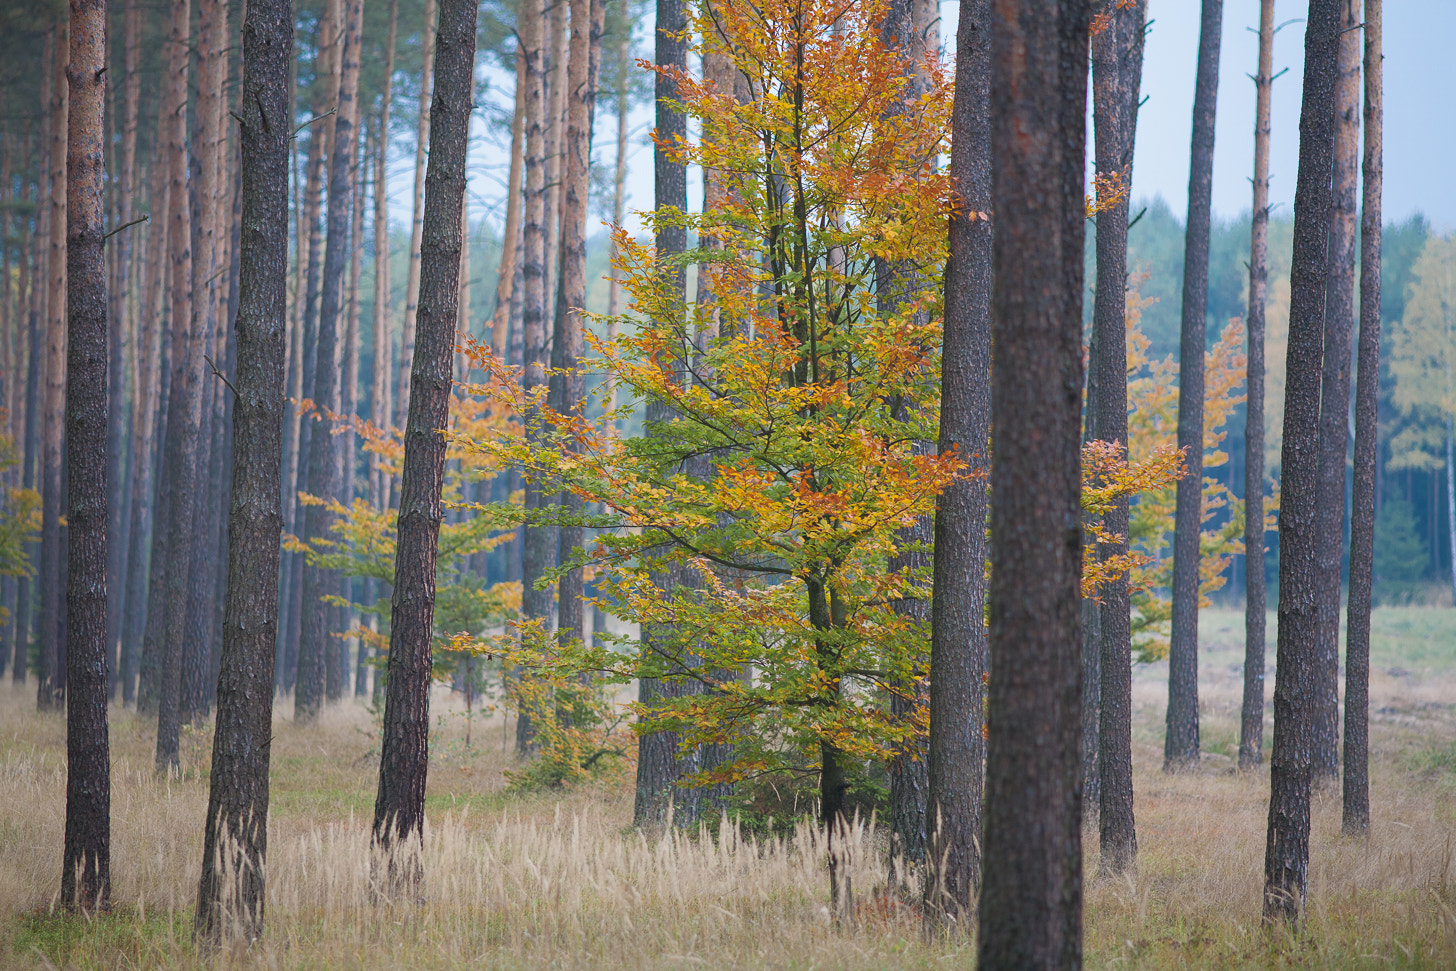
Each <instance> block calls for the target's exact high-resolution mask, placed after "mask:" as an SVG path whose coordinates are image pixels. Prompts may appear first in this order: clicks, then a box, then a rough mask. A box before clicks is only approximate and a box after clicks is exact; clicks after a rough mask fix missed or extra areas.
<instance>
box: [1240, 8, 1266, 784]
mask: <svg viewBox="0 0 1456 971" xmlns="http://www.w3.org/2000/svg"><path fill="white" fill-rule="evenodd" d="M1254 87H1255V90H1256V92H1257V93H1256V95H1255V103H1254V180H1253V181H1254V208H1253V217H1252V219H1251V220H1250V222H1251V229H1250V230H1249V312H1248V335H1249V338H1248V339H1249V352H1248V376H1247V378H1246V380H1245V381H1244V392H1245V394H1246V395H1247V396H1248V397H1247V400H1246V403H1245V409H1244V413H1245V416H1246V417H1245V419H1244V564H1245V566H1246V567H1247V570H1246V576H1245V581H1244V588H1245V590H1244V698H1243V705H1242V707H1241V711H1240V719H1239V768H1241V769H1251V768H1253V767H1254V766H1256V765H1259V764H1260V763H1261V762H1263V761H1264V665H1265V660H1264V653H1265V651H1264V628H1265V624H1266V617H1265V614H1266V611H1267V610H1268V604H1267V598H1266V596H1265V592H1264V304H1265V302H1266V300H1267V297H1268V292H1269V109H1270V102H1271V100H1272V97H1273V90H1274V0H1260V3H1259V70H1258V73H1256V74H1255V75H1254Z"/></svg>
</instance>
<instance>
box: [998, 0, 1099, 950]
mask: <svg viewBox="0 0 1456 971" xmlns="http://www.w3.org/2000/svg"><path fill="white" fill-rule="evenodd" d="M1090 15H1091V6H1090V5H1089V4H1087V3H1086V2H1084V0H1034V2H1025V3H1021V4H1009V3H997V4H996V5H995V7H994V8H993V18H994V19H993V20H992V25H991V36H992V44H993V47H992V62H991V64H992V67H991V72H992V73H991V125H992V129H991V130H992V138H991V144H992V145H993V146H994V156H993V159H992V178H993V185H994V191H993V196H992V201H993V206H992V210H991V211H992V212H993V213H994V214H995V217H996V232H995V243H994V254H995V259H994V265H993V273H994V282H993V289H992V293H993V301H994V304H993V306H994V311H993V313H992V315H991V319H992V335H993V340H992V343H993V346H994V347H995V354H996V363H995V369H994V372H993V374H992V384H991V414H992V449H991V451H992V453H993V454H994V455H995V456H996V462H995V464H994V465H993V466H992V468H991V510H992V524H991V561H992V563H993V564H994V568H993V570H992V571H991V584H990V620H991V631H990V635H991V637H990V647H991V672H992V673H991V687H990V697H989V707H988V726H987V727H988V730H989V735H990V745H989V748H988V752H987V761H986V835H985V842H984V847H985V850H984V853H985V855H984V858H983V866H982V873H983V874H984V876H983V880H982V890H981V897H980V932H979V934H978V937H977V945H978V950H979V954H980V960H979V965H978V966H979V967H980V968H982V969H983V971H992V969H1001V968H1008V969H1009V968H1016V969H1031V968H1076V967H1080V966H1081V960H1082V785H1081V780H1082V772H1081V770H1082V757H1081V755H1082V753H1081V745H1080V734H1081V720H1082V713H1081V706H1082V685H1081V680H1082V679H1081V673H1082V668H1081V658H1080V656H1079V655H1080V647H1079V645H1080V643H1081V636H1080V635H1081V631H1080V629H1079V628H1080V627H1081V623H1080V620H1081V618H1080V613H1081V612H1080V599H1081V597H1080V577H1081V562H1082V556H1081V552H1082V551H1081V545H1082V542H1081V539H1082V537H1081V530H1080V529H1079V527H1078V523H1079V522H1080V520H1081V507H1080V503H1079V498H1080V493H1081V474H1080V469H1081V456H1080V455H1079V437H1080V436H1079V432H1080V429H1081V397H1082V286H1083V256H1082V248H1083V232H1084V230H1083V224H1084V218H1085V216H1084V209H1085V203H1084V201H1083V197H1082V186H1083V178H1084V164H1085V160H1086V159H1085V148H1086V145H1085V137H1086V136H1085V132H1086V112H1087V59H1088V53H1089V52H1088V39H1087V32H1088V20H1089V17H1090Z"/></svg>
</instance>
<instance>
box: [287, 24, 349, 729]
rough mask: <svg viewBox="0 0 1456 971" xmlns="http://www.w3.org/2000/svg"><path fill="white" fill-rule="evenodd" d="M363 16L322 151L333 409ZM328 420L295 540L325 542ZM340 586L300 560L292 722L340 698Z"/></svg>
mask: <svg viewBox="0 0 1456 971" xmlns="http://www.w3.org/2000/svg"><path fill="white" fill-rule="evenodd" d="M362 17H363V2H362V0H349V3H348V5H347V8H346V11H345V24H344V30H343V44H342V47H341V57H340V64H341V73H340V83H339V99H338V110H337V112H336V113H335V114H334V134H333V141H332V144H331V152H330V155H329V209H328V231H327V236H326V241H325V244H324V262H323V290H322V293H321V297H320V301H319V318H318V340H317V344H316V346H317V354H318V358H317V362H316V370H315V372H314V374H315V376H314V387H313V395H312V397H313V400H314V402H315V404H316V405H317V406H319V407H321V408H327V409H328V411H329V412H332V413H334V414H338V413H339V411H340V392H339V343H340V341H339V314H340V312H341V310H342V308H343V285H344V273H345V270H346V269H347V267H348V261H349V250H350V246H349V241H350V225H349V223H350V217H351V215H352V207H353V202H354V193H353V185H352V177H353V175H354V165H353V163H354V157H355V156H354V152H355V145H354V102H355V100H356V95H357V93H358V88H359V38H360V29H361V21H362ZM331 424H332V422H331V421H330V420H328V419H326V420H325V421H323V422H319V423H316V427H314V428H313V430H312V433H311V435H310V438H309V452H308V487H307V490H306V491H307V492H308V493H309V494H310V495H312V496H314V497H316V498H318V499H322V500H324V502H323V503H320V504H311V505H308V506H306V507H305V508H304V516H303V519H304V525H303V533H302V538H303V539H304V540H305V541H306V542H316V541H318V540H324V539H328V538H329V536H330V527H331V526H332V524H333V519H334V516H333V513H332V512H331V511H330V509H329V506H328V505H327V503H328V502H330V501H332V500H334V499H336V498H338V495H337V494H338V492H339V481H338V472H339V468H338V465H339V456H338V448H337V445H336V441H337V436H335V435H333V434H332V429H331V427H330V426H331ZM338 589H339V576H338V573H337V571H335V570H329V569H325V568H323V567H320V566H316V565H314V564H313V563H310V562H308V561H307V560H305V562H304V564H303V613H302V616H301V622H302V623H301V636H300V639H299V643H298V684H297V688H296V695H295V709H294V719H295V720H296V721H300V722H311V721H313V720H315V719H316V718H317V717H318V711H319V707H320V705H322V703H323V701H324V699H325V697H327V699H328V700H330V701H335V700H337V699H339V698H340V697H342V696H343V690H344V689H343V671H342V670H341V666H340V664H339V655H338V651H337V650H336V649H335V644H334V637H333V634H332V632H331V630H330V628H331V626H332V625H330V624H329V622H328V618H329V615H330V613H331V612H332V611H331V610H329V609H328V608H327V607H326V606H325V604H324V603H323V602H322V601H323V597H324V596H325V595H326V594H331V593H334V592H336V591H337V590H338Z"/></svg>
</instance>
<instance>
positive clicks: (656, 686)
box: [632, 0, 833, 827]
mask: <svg viewBox="0 0 1456 971" xmlns="http://www.w3.org/2000/svg"><path fill="white" fill-rule="evenodd" d="M656 6H657V23H656V50H655V56H654V61H655V62H656V63H657V64H658V65H660V66H663V67H676V68H678V69H679V70H685V69H686V68H687V44H686V43H685V41H684V40H682V39H681V34H682V32H683V31H684V30H685V29H686V27H687V11H686V8H685V6H684V4H683V2H682V0H657V4H656ZM655 94H656V102H657V118H656V123H657V138H658V139H659V140H661V141H659V142H658V143H656V144H655V147H654V149H653V183H654V185H653V195H654V204H655V208H656V210H657V213H658V215H659V217H664V218H663V221H662V222H660V223H658V225H657V227H656V229H657V240H656V242H657V257H658V259H659V260H663V259H671V258H672V257H674V256H678V255H680V254H682V253H684V252H686V251H687V248H688V247H687V243H688V239H687V230H686V228H684V227H683V226H682V225H681V223H680V221H678V220H674V219H673V218H672V216H671V213H672V212H673V211H674V210H676V212H678V213H683V212H686V211H687V208H688V186H687V171H686V169H685V167H684V166H683V165H682V163H680V162H678V161H676V160H675V159H674V158H673V157H672V156H671V155H670V154H668V153H667V152H666V151H664V150H663V148H662V144H661V142H662V141H665V142H667V143H669V144H670V143H671V142H672V141H673V140H674V139H679V138H685V137H686V135H687V119H686V117H685V116H684V115H683V114H681V113H680V112H679V111H677V110H676V109H675V108H674V107H673V105H672V102H673V101H675V100H676V99H677V84H676V82H675V81H673V80H672V78H671V77H670V76H668V75H665V74H658V75H657V76H656V92H655ZM670 280H671V282H672V285H673V287H674V288H675V290H676V293H677V298H678V300H679V301H682V300H685V299H686V292H687V286H686V279H685V270H684V269H682V268H681V266H679V268H678V269H677V270H676V272H675V273H673V274H672V275H671V277H670ZM646 417H647V421H648V422H649V423H652V422H661V421H665V420H667V419H668V418H669V417H670V413H669V412H668V409H667V408H666V406H664V405H663V404H661V403H659V402H657V401H655V400H654V401H651V402H649V403H648V405H647V415H646ZM653 579H654V582H655V583H656V584H657V585H658V586H659V587H662V588H664V589H668V590H670V589H672V587H674V586H676V583H675V580H676V579H678V578H677V577H675V576H674V575H673V574H671V573H664V574H659V575H657V576H655V577H654V578H653ZM655 638H662V639H664V640H666V641H668V642H671V641H672V633H671V632H670V631H654V630H644V631H643V632H642V641H643V651H644V652H646V651H650V650H651V644H652V641H653V640H654V639H655ZM677 690H680V689H679V688H678V686H676V685H674V684H672V683H671V682H667V681H661V680H659V679H657V678H642V679H640V680H639V681H638V699H637V700H638V701H639V702H641V703H642V704H643V705H651V704H652V703H653V702H655V701H656V700H657V699H658V698H660V697H664V696H666V695H668V694H670V693H671V692H674V691H677ZM677 749H678V739H677V734H676V733H675V732H650V733H647V734H642V735H639V736H637V787H636V798H635V801H634V805H633V809H632V823H633V825H635V826H639V827H659V826H661V825H662V824H663V823H664V822H665V821H666V819H667V815H668V806H669V804H670V803H671V800H672V794H673V790H674V787H675V786H676V783H677V780H678V778H679V777H680V776H681V775H682V774H683V769H684V767H683V766H682V765H680V764H679V760H678V752H677ZM832 768H833V766H832V760H826V761H825V764H824V766H823V767H822V769H821V775H822V776H823V777H824V778H828V776H829V773H830V772H831V770H832ZM831 788H832V787H831ZM821 808H823V809H825V810H826V811H828V810H832V807H829V806H826V807H821ZM830 818H832V812H831V817H830Z"/></svg>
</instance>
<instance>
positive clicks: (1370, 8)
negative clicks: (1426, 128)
mask: <svg viewBox="0 0 1456 971" xmlns="http://www.w3.org/2000/svg"><path fill="white" fill-rule="evenodd" d="M1382 43H1383V37H1382V36H1381V0H1365V52H1364V56H1365V63H1364V69H1365V152H1364V160H1363V171H1362V176H1363V180H1362V182H1363V184H1362V186H1361V192H1362V198H1361V201H1360V342H1359V359H1358V361H1357V367H1358V370H1357V371H1356V377H1355V482H1354V489H1353V490H1352V493H1351V497H1350V593H1349V605H1348V614H1347V620H1346V623H1345V629H1346V635H1345V753H1344V755H1345V759H1344V768H1345V774H1344V793H1343V795H1344V812H1343V815H1342V821H1341V829H1342V830H1343V831H1344V833H1345V835H1347V836H1361V835H1364V834H1365V833H1367V832H1368V831H1369V830H1370V586H1371V565H1372V561H1373V560H1374V554H1375V477H1376V475H1377V474H1378V471H1377V468H1376V450H1377V448H1378V447H1379V444H1378V437H1379V434H1380V423H1379V407H1378V406H1379V393H1380V284H1381V280H1380V232H1381V225H1380V210H1381V204H1380V203H1381V190H1382V188H1383V178H1384V143H1383V136H1384V125H1385V114H1384V104H1385V101H1384V99H1385V92H1384V79H1385V75H1384V69H1383V66H1382V63H1381V62H1382V59H1383V57H1384V55H1383V53H1382Z"/></svg>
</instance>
